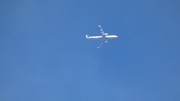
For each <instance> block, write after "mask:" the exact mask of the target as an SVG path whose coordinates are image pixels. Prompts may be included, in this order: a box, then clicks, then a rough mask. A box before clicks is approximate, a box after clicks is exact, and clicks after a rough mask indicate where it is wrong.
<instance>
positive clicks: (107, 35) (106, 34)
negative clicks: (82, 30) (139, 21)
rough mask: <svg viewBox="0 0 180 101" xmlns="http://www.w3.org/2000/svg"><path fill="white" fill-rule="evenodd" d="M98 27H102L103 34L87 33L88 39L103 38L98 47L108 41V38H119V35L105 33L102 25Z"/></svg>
mask: <svg viewBox="0 0 180 101" xmlns="http://www.w3.org/2000/svg"><path fill="white" fill-rule="evenodd" d="M98 27H99V28H100V32H101V36H89V35H88V34H86V35H85V36H86V39H88V40H89V39H97V40H101V43H100V45H99V46H98V47H97V48H98V49H99V48H100V47H101V46H102V45H103V43H107V42H108V41H107V40H108V39H114V38H118V36H117V35H109V34H108V33H105V32H104V31H103V29H102V27H101V26H100V25H98Z"/></svg>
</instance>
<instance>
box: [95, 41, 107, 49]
mask: <svg viewBox="0 0 180 101" xmlns="http://www.w3.org/2000/svg"><path fill="white" fill-rule="evenodd" d="M105 42H107V41H106V40H102V41H101V43H100V44H99V46H98V47H97V48H98V49H99V48H100V47H101V46H102V45H103V43H105Z"/></svg>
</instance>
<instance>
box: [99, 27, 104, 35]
mask: <svg viewBox="0 0 180 101" xmlns="http://www.w3.org/2000/svg"><path fill="white" fill-rule="evenodd" d="M98 27H99V28H100V31H101V34H102V35H104V31H103V29H102V27H101V26H100V25H98Z"/></svg>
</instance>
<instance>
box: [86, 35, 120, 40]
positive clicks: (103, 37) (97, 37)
mask: <svg viewBox="0 0 180 101" xmlns="http://www.w3.org/2000/svg"><path fill="white" fill-rule="evenodd" d="M113 38H118V36H117V35H104V36H88V35H86V39H113Z"/></svg>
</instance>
